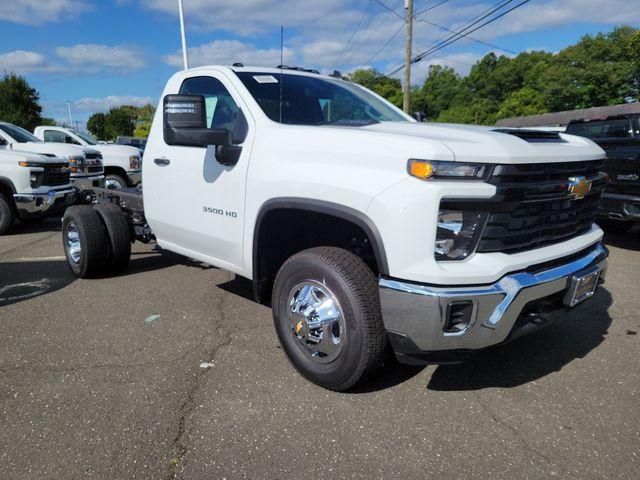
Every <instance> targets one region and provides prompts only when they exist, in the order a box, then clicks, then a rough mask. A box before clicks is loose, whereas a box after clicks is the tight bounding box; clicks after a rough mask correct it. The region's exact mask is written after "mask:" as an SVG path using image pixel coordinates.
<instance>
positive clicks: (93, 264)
mask: <svg viewBox="0 0 640 480" xmlns="http://www.w3.org/2000/svg"><path fill="white" fill-rule="evenodd" d="M62 241H63V246H64V253H65V256H66V258H67V264H68V265H69V268H70V269H71V271H72V272H73V274H74V275H75V276H76V277H79V278H91V277H96V276H100V275H105V274H110V273H111V274H112V273H120V272H122V271H124V270H125V269H126V268H127V265H128V264H129V259H130V256H131V235H130V233H129V225H128V222H127V219H126V217H125V216H124V213H122V211H121V210H120V209H119V208H118V207H117V206H115V205H108V204H106V205H97V206H95V208H94V207H91V206H89V205H74V206H72V207H69V208H67V210H66V211H65V214H64V216H63V217H62Z"/></svg>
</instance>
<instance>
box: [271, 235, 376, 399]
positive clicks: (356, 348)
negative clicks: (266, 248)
mask: <svg viewBox="0 0 640 480" xmlns="http://www.w3.org/2000/svg"><path fill="white" fill-rule="evenodd" d="M272 305H273V318H274V325H275V328H276V332H277V334H278V338H279V340H280V343H281V344H282V347H283V349H284V351H285V352H286V354H287V356H288V358H289V360H290V361H291V363H292V364H293V366H294V367H295V368H296V370H298V372H300V373H301V374H302V375H303V376H304V377H305V378H307V379H308V380H310V381H312V382H313V383H315V384H317V385H320V386H322V387H324V388H328V389H330V390H335V391H344V390H347V389H349V388H351V387H352V386H354V385H355V384H357V383H358V382H361V381H363V380H365V379H366V378H367V377H369V376H370V375H371V374H372V373H374V372H375V371H376V370H377V369H378V368H379V367H380V366H381V365H382V362H383V357H384V352H385V347H386V342H387V336H386V332H385V330H384V325H383V323H382V314H381V310H380V299H379V296H378V285H377V282H376V277H375V275H374V274H373V272H372V271H371V269H369V267H367V265H366V264H365V263H364V262H363V261H362V260H361V259H360V258H359V257H357V256H355V255H354V254H352V253H350V252H348V251H346V250H343V249H340V248H334V247H318V248H312V249H309V250H304V251H302V252H299V253H297V254H295V255H293V256H292V257H291V258H289V259H288V260H287V261H286V262H285V263H284V264H283V265H282V267H281V268H280V271H279V272H278V275H277V277H276V280H275V284H274V289H273V298H272Z"/></svg>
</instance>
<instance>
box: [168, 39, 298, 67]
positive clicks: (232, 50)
mask: <svg viewBox="0 0 640 480" xmlns="http://www.w3.org/2000/svg"><path fill="white" fill-rule="evenodd" d="M294 59H295V54H294V52H293V51H292V50H291V49H289V48H285V49H284V63H285V64H286V63H287V62H289V63H291V61H292V60H294ZM164 60H165V62H166V63H168V64H169V65H172V66H174V67H182V53H181V52H177V53H175V54H172V55H167V56H165V57H164ZM235 62H240V63H243V64H245V65H252V66H253V65H254V66H266V67H275V66H276V65H278V64H279V63H280V49H278V48H267V49H260V48H257V47H255V46H254V45H251V44H248V43H243V42H240V41H238V40H215V41H213V42H210V43H206V44H204V45H199V46H197V47H191V48H189V66H191V67H197V66H201V65H231V64H233V63H235Z"/></svg>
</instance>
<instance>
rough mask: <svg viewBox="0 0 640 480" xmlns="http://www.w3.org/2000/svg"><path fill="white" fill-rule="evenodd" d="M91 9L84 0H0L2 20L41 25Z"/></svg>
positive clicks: (0, 18)
mask: <svg viewBox="0 0 640 480" xmlns="http://www.w3.org/2000/svg"><path fill="white" fill-rule="evenodd" d="M90 9H91V6H90V5H89V4H87V3H86V2H85V1H84V0H19V1H16V0H0V20H6V21H9V22H13V23H21V24H24V25H41V24H43V23H47V22H57V21H60V20H67V19H69V17H75V16H77V15H78V14H80V13H83V12H86V11H87V10H90Z"/></svg>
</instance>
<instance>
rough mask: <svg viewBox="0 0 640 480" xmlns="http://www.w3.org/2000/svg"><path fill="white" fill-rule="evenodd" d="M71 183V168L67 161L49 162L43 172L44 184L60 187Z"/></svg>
mask: <svg viewBox="0 0 640 480" xmlns="http://www.w3.org/2000/svg"><path fill="white" fill-rule="evenodd" d="M68 183H69V168H68V167H67V164H66V163H59V164H58V163H55V164H47V165H45V167H44V172H43V174H42V185H44V186H47V187H58V186H60V185H66V184H68Z"/></svg>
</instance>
